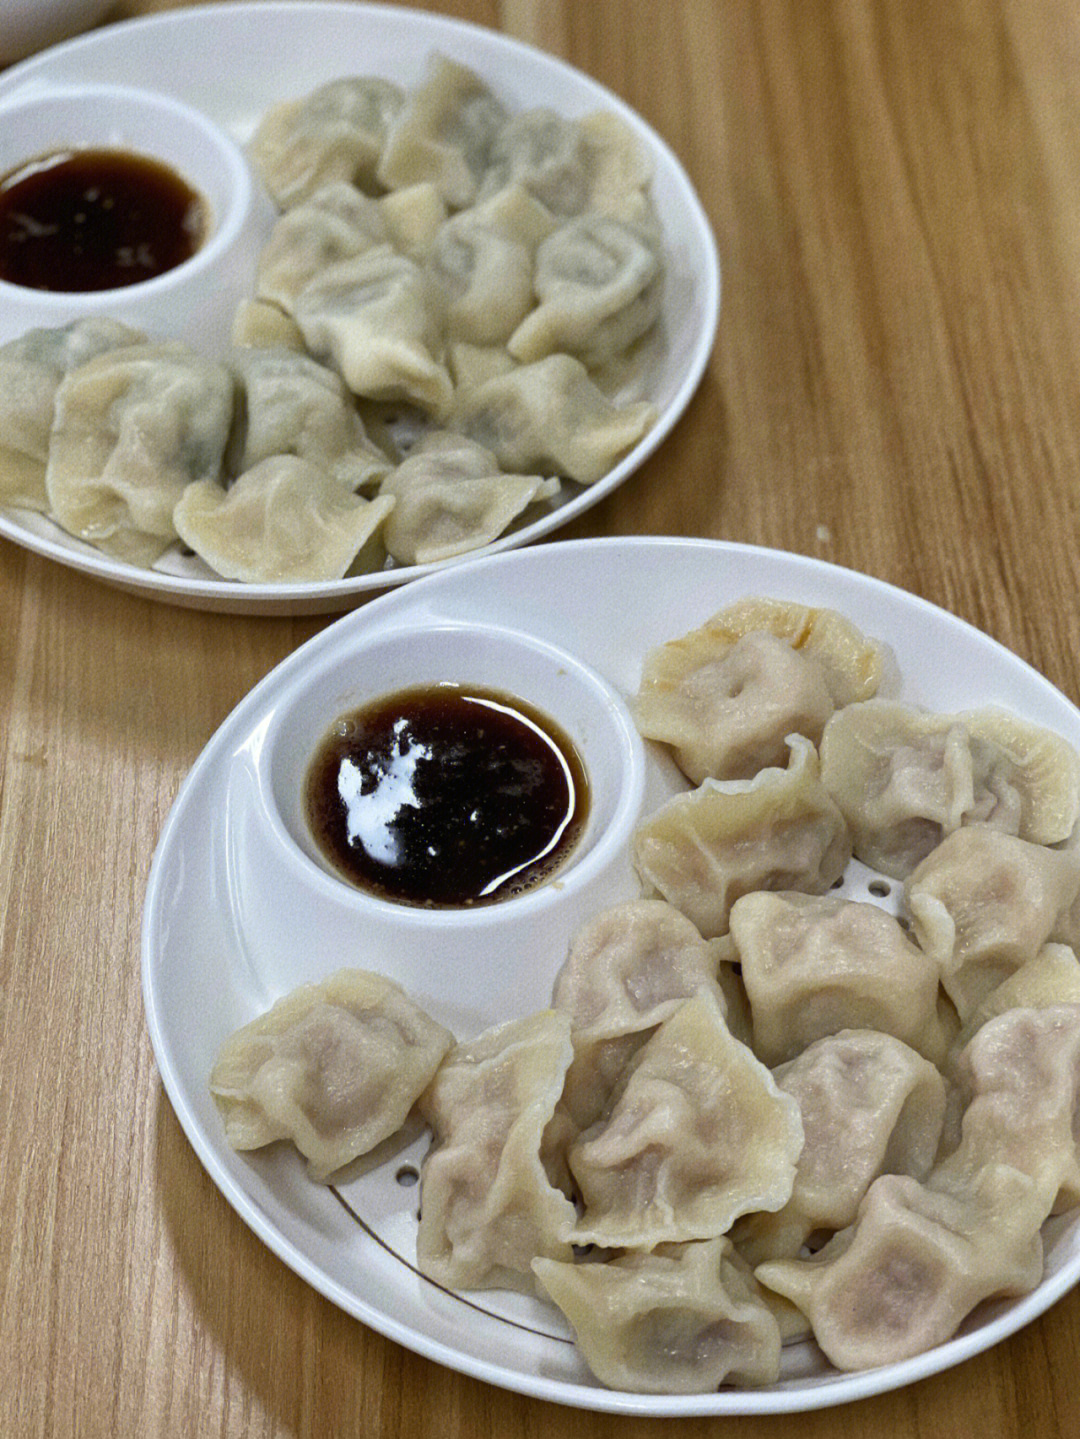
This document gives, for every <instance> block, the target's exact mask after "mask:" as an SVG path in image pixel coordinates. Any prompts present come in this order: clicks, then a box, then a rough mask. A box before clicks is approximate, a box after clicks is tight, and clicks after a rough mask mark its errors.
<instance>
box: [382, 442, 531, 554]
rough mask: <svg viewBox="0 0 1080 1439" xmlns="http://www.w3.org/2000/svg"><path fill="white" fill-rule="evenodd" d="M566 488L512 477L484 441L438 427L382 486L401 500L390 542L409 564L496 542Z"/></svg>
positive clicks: (394, 514)
mask: <svg viewBox="0 0 1080 1439" xmlns="http://www.w3.org/2000/svg"><path fill="white" fill-rule="evenodd" d="M558 490H559V482H558V480H545V479H542V478H541V477H540V476H539V475H508V474H506V473H504V472H503V471H502V470H500V468H499V466H498V464H497V463H496V461H495V457H494V455H492V454H490V453H489V451H487V450H485V449H484V448H483V446H482V445H477V444H475V443H474V442H473V441H472V440H468V439H466V438H465V436H464V435H457V434H454V433H452V432H450V431H446V430H433V431H430V432H429V433H428V434H427V435H425V436H423V437H422V438H421V439H420V440H419V441H417V443H416V445H414V447H413V448H412V450H410V452H409V455H408V457H407V458H406V459H405V460H403V461H402V463H401V464H400V465H399V466H398V467H397V469H396V470H394V471H393V472H392V473H391V474H390V475H388V476H387V478H386V479H384V481H383V483H382V486H381V488H380V491H379V493H380V494H381V495H386V496H390V497H392V498H393V500H394V508H393V510H392V511H391V513H390V516H389V518H388V520H387V523H386V528H385V530H384V532H383V539H384V542H385V544H386V548H387V551H388V552H389V553H390V554H391V555H393V557H394V559H396V560H398V561H399V562H400V563H401V564H406V565H425V564H432V563H434V562H436V561H438V560H445V559H450V558H452V557H453V556H455V555H460V554H465V553H466V552H468V551H469V550H475V549H477V548H479V546H481V545H486V544H490V543H491V541H493V540H495V539H497V538H498V536H499V535H501V534H502V533H503V531H504V530H506V529H507V528H508V527H509V526H510V525H511V524H512V523H513V522H514V520H516V519H517V518H518V516H519V515H521V514H522V513H523V512H524V511H525V510H527V509H528V507H529V506H530V505H532V504H535V503H537V502H539V501H543V500H549V499H552V498H554V496H555V495H556V494H557V493H558Z"/></svg>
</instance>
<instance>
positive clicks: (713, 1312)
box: [533, 1238, 780, 1394]
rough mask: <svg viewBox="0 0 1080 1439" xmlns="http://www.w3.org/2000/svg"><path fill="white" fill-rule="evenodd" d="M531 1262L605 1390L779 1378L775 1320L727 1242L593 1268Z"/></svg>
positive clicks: (675, 1247) (704, 1386) (677, 1247)
mask: <svg viewBox="0 0 1080 1439" xmlns="http://www.w3.org/2000/svg"><path fill="white" fill-rule="evenodd" d="M533 1268H534V1270H535V1272H536V1276H537V1278H538V1279H539V1280H540V1283H541V1285H542V1286H543V1288H544V1290H545V1291H546V1292H547V1293H548V1294H549V1295H550V1296H551V1298H552V1299H553V1300H554V1301H555V1303H556V1304H557V1305H558V1306H559V1308H560V1309H561V1310H562V1311H563V1313H564V1314H565V1315H566V1317H567V1318H568V1319H569V1320H570V1323H571V1324H572V1325H573V1327H574V1333H575V1337H576V1339H577V1343H578V1347H579V1348H580V1350H581V1352H582V1355H583V1356H584V1358H585V1362H586V1363H587V1364H588V1366H589V1368H590V1369H591V1370H592V1372H593V1373H594V1374H595V1375H596V1377H597V1378H598V1379H599V1380H600V1381H601V1382H602V1383H604V1384H607V1385H608V1386H609V1387H610V1388H612V1389H622V1390H626V1391H629V1392H631V1393H644V1394H695V1393H698V1394H700V1393H709V1392H711V1391H713V1390H715V1389H717V1388H718V1387H719V1386H720V1385H721V1384H738V1385H758V1384H771V1383H773V1382H774V1381H775V1380H776V1379H777V1378H778V1377H779V1373H780V1331H779V1328H778V1327H777V1323H776V1320H775V1319H774V1318H773V1316H772V1314H771V1313H770V1312H769V1309H768V1308H767V1307H766V1305H765V1303H764V1302H763V1301H762V1299H761V1298H760V1297H759V1295H758V1292H757V1290H756V1288H755V1286H754V1284H753V1282H752V1281H751V1280H750V1279H749V1278H748V1276H747V1275H746V1273H745V1272H744V1270H743V1268H742V1267H741V1266H740V1265H739V1263H738V1260H737V1257H736V1256H734V1255H733V1253H732V1249H731V1243H730V1241H729V1240H727V1239H723V1238H720V1239H711V1240H706V1241H703V1242H701V1243H694V1244H665V1245H662V1246H660V1247H659V1248H657V1249H655V1250H654V1251H653V1252H652V1253H651V1254H640V1253H636V1252H630V1253H627V1254H623V1255H620V1256H619V1257H618V1258H616V1259H612V1260H610V1261H608V1262H607V1263H602V1264H600V1263H585V1264H569V1263H565V1262H559V1261H558V1260H554V1259H537V1260H534V1261H533Z"/></svg>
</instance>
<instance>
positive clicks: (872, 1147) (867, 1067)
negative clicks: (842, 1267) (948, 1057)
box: [734, 1029, 945, 1264]
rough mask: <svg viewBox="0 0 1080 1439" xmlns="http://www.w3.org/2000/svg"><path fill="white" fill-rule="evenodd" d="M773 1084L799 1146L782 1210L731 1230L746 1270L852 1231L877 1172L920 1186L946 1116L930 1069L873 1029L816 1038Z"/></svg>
mask: <svg viewBox="0 0 1080 1439" xmlns="http://www.w3.org/2000/svg"><path fill="white" fill-rule="evenodd" d="M773 1078H774V1079H775V1080H776V1083H777V1085H778V1086H779V1088H780V1089H781V1090H783V1092H784V1093H785V1094H790V1095H791V1096H792V1098H793V1099H794V1100H795V1101H796V1103H797V1104H798V1106H799V1113H800V1115H801V1116H802V1124H803V1133H804V1134H805V1143H804V1144H803V1148H802V1153H801V1154H800V1155H799V1163H798V1167H797V1169H796V1171H795V1185H794V1188H793V1189H792V1192H791V1198H790V1199H789V1200H788V1202H787V1203H786V1204H785V1205H784V1207H783V1209H780V1210H777V1211H776V1213H775V1214H748V1215H746V1216H745V1217H744V1218H743V1219H740V1220H739V1221H738V1222H737V1224H736V1227H735V1231H734V1238H735V1241H736V1243H737V1245H738V1247H739V1251H740V1252H741V1253H742V1254H743V1255H744V1256H745V1257H746V1258H747V1259H749V1260H750V1262H751V1263H752V1264H758V1263H760V1262H761V1261H762V1260H764V1259H780V1258H792V1257H793V1256H795V1255H797V1254H798V1253H799V1250H800V1249H801V1248H802V1246H803V1244H804V1243H805V1241H806V1240H807V1239H808V1238H809V1237H810V1235H811V1234H813V1233H815V1232H816V1231H821V1230H833V1231H836V1230H839V1229H845V1228H847V1226H848V1225H850V1224H853V1223H854V1222H855V1216H856V1213H857V1210H858V1206H859V1203H860V1202H861V1200H862V1197H863V1195H864V1194H865V1193H866V1191H867V1189H868V1188H869V1187H870V1185H871V1183H872V1182H873V1180H875V1179H876V1178H877V1176H878V1175H879V1174H910V1175H912V1176H913V1177H914V1178H916V1179H925V1178H926V1176H927V1174H928V1173H929V1172H930V1167H931V1165H932V1164H933V1162H934V1156H935V1154H936V1153H937V1146H938V1140H939V1138H940V1136H941V1127H942V1122H943V1120H944V1115H945V1081H944V1080H943V1079H942V1077H941V1074H940V1073H939V1072H938V1070H937V1069H936V1068H935V1067H934V1065H932V1064H931V1063H930V1062H929V1061H928V1060H926V1059H923V1057H922V1056H921V1055H920V1054H917V1053H916V1052H915V1050H914V1049H912V1048H910V1046H908V1045H906V1044H904V1043H902V1042H901V1041H900V1040H899V1039H894V1038H893V1037H892V1035H889V1034H880V1033H878V1032H877V1031H875V1030H870V1029H845V1030H842V1031H841V1032H840V1033H839V1034H833V1035H829V1036H828V1037H827V1038H825V1039H818V1040H815V1041H814V1043H813V1044H811V1045H809V1046H808V1047H807V1048H806V1049H804V1050H803V1052H802V1053H801V1054H800V1055H798V1056H797V1057H796V1058H795V1059H793V1060H790V1061H789V1062H788V1063H787V1064H782V1065H780V1066H779V1068H777V1069H775V1070H774V1071H773Z"/></svg>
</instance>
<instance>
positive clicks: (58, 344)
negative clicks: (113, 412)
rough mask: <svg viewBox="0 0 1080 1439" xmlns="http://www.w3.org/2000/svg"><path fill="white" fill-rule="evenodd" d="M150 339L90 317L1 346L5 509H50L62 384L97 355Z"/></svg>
mask: <svg viewBox="0 0 1080 1439" xmlns="http://www.w3.org/2000/svg"><path fill="white" fill-rule="evenodd" d="M145 338H146V336H145V335H143V334H141V333H140V332H139V331H138V330H131V329H129V328H128V327H127V326H126V325H121V324H120V322H119V321H118V320H108V319H98V318H96V317H93V316H88V317H87V318H85V319H82V320H75V321H73V322H72V323H71V324H70V325H61V326H58V327H56V328H55V329H45V328H42V329H34V330H28V331H27V332H26V333H25V334H24V335H20V336H19V337H18V339H15V340H9V341H8V343H7V344H6V345H0V504H5V505H19V506H21V507H23V508H25V509H30V510H47V509H48V508H49V496H48V494H47V492H46V489H45V466H46V463H47V461H48V458H49V436H50V433H51V431H52V425H53V418H54V416H55V412H56V391H57V389H58V388H59V386H60V382H61V380H63V378H64V376H65V375H67V374H68V373H70V371H72V370H77V369H78V368H79V366H80V365H85V364H86V362H87V361H88V360H92V359H93V358H94V357H95V355H101V354H104V353H105V352H106V351H108V350H116V349H119V348H120V347H121V346H123V345H134V344H138V343H141V342H142V341H144V340H145Z"/></svg>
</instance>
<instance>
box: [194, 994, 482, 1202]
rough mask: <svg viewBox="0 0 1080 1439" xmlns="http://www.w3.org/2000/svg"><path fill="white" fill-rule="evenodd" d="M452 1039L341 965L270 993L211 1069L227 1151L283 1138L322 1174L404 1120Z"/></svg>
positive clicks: (411, 1005) (407, 1001) (403, 997)
mask: <svg viewBox="0 0 1080 1439" xmlns="http://www.w3.org/2000/svg"><path fill="white" fill-rule="evenodd" d="M453 1042H454V1037H453V1035H452V1034H451V1033H450V1031H449V1030H447V1029H444V1028H443V1026H442V1025H441V1024H437V1023H436V1022H435V1021H434V1020H433V1019H431V1018H430V1016H428V1015H427V1014H425V1013H424V1011H423V1010H422V1009H421V1008H420V1006H419V1005H418V1004H417V1003H416V1002H415V1001H414V1000H413V999H411V998H410V997H409V996H408V995H407V994H406V993H405V992H404V990H402V989H401V988H400V986H399V985H397V984H395V983H394V982H393V980H390V979H386V978H385V977H384V976H382V975H379V974H372V973H368V972H366V971H364V970H356V969H343V970H341V971H340V972H339V973H337V974H335V975H332V976H331V977H330V978H329V979H325V980H322V981H321V982H319V983H318V984H306V985H303V986H301V987H300V988H299V989H295V990H293V992H292V993H291V994H288V995H286V996H285V997H284V998H283V999H279V1000H278V1001H277V1003H276V1004H275V1005H274V1006H273V1008H272V1009H270V1010H269V1011H268V1012H267V1013H266V1014H262V1015H260V1016H259V1017H258V1018H257V1019H254V1020H252V1021H251V1023H250V1024H246V1025H244V1027H243V1028H242V1029H239V1030H237V1031H236V1033H235V1034H233V1035H231V1036H230V1038H229V1039H227V1040H226V1041H225V1043H224V1044H223V1045H222V1047H221V1050H220V1052H219V1054H218V1057H217V1059H216V1060H215V1062H214V1067H213V1069H212V1070H211V1073H210V1092H211V1094H213V1096H214V1099H215V1101H216V1102H217V1105H218V1108H219V1109H220V1111H221V1114H222V1118H223V1120H224V1123H225V1136H226V1138H227V1139H228V1142H229V1143H230V1145H232V1147H233V1148H234V1149H241V1150H244V1149H260V1148H262V1147H263V1146H264V1145H266V1144H271V1143H273V1142H274V1141H275V1140H279V1139H288V1140H291V1141H292V1143H293V1144H295V1146H296V1148H297V1149H298V1150H299V1151H300V1153H301V1154H302V1155H303V1156H304V1157H305V1158H306V1160H307V1161H308V1167H309V1169H310V1171H311V1174H312V1177H313V1178H315V1179H320V1180H322V1179H325V1178H326V1177H327V1176H328V1175H329V1174H332V1173H333V1172H334V1171H335V1170H338V1169H340V1168H341V1167H342V1166H343V1165H345V1164H348V1163H350V1162H351V1161H352V1160H354V1159H356V1158H358V1157H359V1156H360V1155H362V1154H367V1153H368V1152H369V1151H370V1150H372V1149H374V1148H375V1146H376V1145H377V1144H380V1143H382V1141H383V1140H384V1139H388V1138H389V1137H390V1136H391V1135H393V1134H395V1133H396V1132H397V1131H398V1130H399V1129H400V1128H401V1126H402V1125H403V1124H404V1123H405V1120H406V1118H407V1117H408V1115H409V1112H410V1110H411V1109H412V1107H413V1105H414V1104H415V1103H416V1101H417V1099H418V1098H419V1097H420V1094H421V1093H422V1092H423V1090H424V1089H426V1087H427V1085H428V1084H429V1083H430V1081H431V1079H432V1077H433V1075H434V1074H435V1071H436V1070H437V1068H438V1066H439V1063H440V1061H441V1060H442V1058H443V1056H444V1055H445V1054H446V1053H447V1051H448V1050H449V1049H450V1047H451V1045H452V1044H453Z"/></svg>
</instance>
